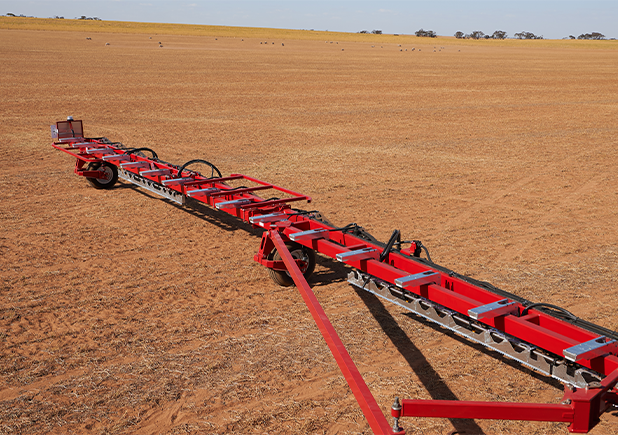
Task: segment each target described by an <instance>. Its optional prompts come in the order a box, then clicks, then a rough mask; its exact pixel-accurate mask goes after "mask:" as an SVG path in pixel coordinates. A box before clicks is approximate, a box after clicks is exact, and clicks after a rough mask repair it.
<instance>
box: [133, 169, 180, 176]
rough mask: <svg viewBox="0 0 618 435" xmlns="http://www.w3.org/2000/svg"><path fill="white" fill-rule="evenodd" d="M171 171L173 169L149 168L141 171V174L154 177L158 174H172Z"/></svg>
mask: <svg viewBox="0 0 618 435" xmlns="http://www.w3.org/2000/svg"><path fill="white" fill-rule="evenodd" d="M171 173H172V171H170V170H169V169H149V170H147V171H141V172H140V173H139V174H140V175H147V176H149V177H154V176H156V175H170V174H171Z"/></svg>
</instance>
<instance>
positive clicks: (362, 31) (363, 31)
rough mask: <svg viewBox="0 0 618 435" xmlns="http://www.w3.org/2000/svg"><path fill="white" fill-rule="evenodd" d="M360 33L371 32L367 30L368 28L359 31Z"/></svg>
mask: <svg viewBox="0 0 618 435" xmlns="http://www.w3.org/2000/svg"><path fill="white" fill-rule="evenodd" d="M358 33H369V32H368V31H366V30H361V31H360V32H358Z"/></svg>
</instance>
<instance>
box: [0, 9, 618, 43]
mask: <svg viewBox="0 0 618 435" xmlns="http://www.w3.org/2000/svg"><path fill="white" fill-rule="evenodd" d="M8 12H11V13H14V14H17V15H19V14H24V15H28V16H35V17H41V18H48V17H53V16H56V15H58V16H64V17H65V18H76V17H80V16H82V15H86V16H88V17H99V18H101V19H103V20H109V21H112V20H113V21H142V22H155V23H158V22H161V23H185V24H210V25H226V26H248V27H274V28H286V29H315V30H331V31H342V32H358V31H360V30H368V31H371V30H374V29H379V30H382V31H383V32H384V33H402V34H411V33H414V32H415V31H416V30H418V29H420V28H423V29H425V30H433V31H435V32H436V33H437V34H438V35H445V36H452V35H453V34H454V33H455V32H456V31H458V30H461V31H462V32H464V33H470V32H472V31H473V30H481V31H483V32H485V33H489V34H491V33H493V32H494V31H495V30H504V31H506V32H507V33H508V35H509V36H510V37H512V36H513V34H514V33H517V32H521V31H528V32H532V33H535V34H536V35H543V36H544V37H545V38H552V39H560V38H563V37H565V36H569V35H574V36H578V35H579V34H581V33H591V32H600V33H602V34H604V35H605V36H606V37H607V38H618V0H475V1H470V0H449V1H441V0H438V1H433V0H421V1H369V0H367V1H363V0H359V1H351V0H331V1H301V0H297V1H294V0H288V1H282V0H280V1H259V0H255V1H253V0H249V1H247V0H244V1H235V0H227V1H226V0H219V1H200V0H188V1H185V0H0V14H2V15H4V14H6V13H8Z"/></svg>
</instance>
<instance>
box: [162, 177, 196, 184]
mask: <svg viewBox="0 0 618 435" xmlns="http://www.w3.org/2000/svg"><path fill="white" fill-rule="evenodd" d="M189 181H195V178H192V177H185V178H170V179H169V180H163V181H161V183H162V184H163V185H164V186H175V185H176V184H183V183H188V182H189Z"/></svg>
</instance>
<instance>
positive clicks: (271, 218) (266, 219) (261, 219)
mask: <svg viewBox="0 0 618 435" xmlns="http://www.w3.org/2000/svg"><path fill="white" fill-rule="evenodd" d="M284 219H287V215H286V214H285V213H271V214H263V215H258V216H251V217H250V218H249V222H251V223H252V224H254V225H260V226H262V225H261V224H265V223H270V222H278V221H282V220H284Z"/></svg>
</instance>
